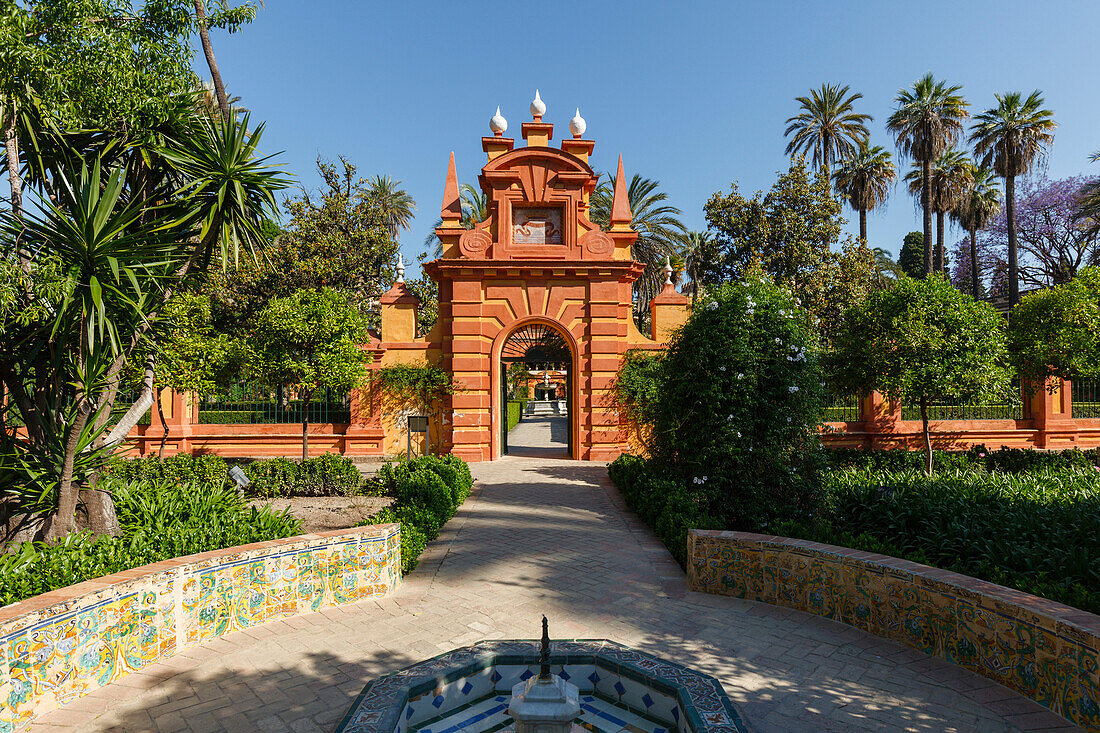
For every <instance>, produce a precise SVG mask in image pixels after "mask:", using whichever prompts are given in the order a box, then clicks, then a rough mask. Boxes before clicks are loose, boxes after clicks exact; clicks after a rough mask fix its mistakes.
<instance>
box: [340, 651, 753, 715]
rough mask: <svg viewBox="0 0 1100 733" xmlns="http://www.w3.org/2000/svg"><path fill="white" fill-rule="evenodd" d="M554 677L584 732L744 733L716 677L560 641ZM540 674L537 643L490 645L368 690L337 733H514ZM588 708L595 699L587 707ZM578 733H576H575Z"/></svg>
mask: <svg viewBox="0 0 1100 733" xmlns="http://www.w3.org/2000/svg"><path fill="white" fill-rule="evenodd" d="M550 665H551V667H550V671H551V672H552V673H553V674H556V675H559V676H561V677H563V678H565V679H566V680H567V681H568V682H570V683H572V684H574V685H576V686H577V688H578V690H579V692H580V695H581V703H582V711H581V716H580V717H579V718H578V719H577V720H576V721H575V723H576V726H580V727H583V728H586V729H588V730H591V731H599V732H600V733H619V732H620V731H623V732H625V731H629V733H740V732H741V731H744V730H745V727H744V725H743V724H742V722H741V719H740V717H739V716H738V714H737V712H736V711H735V710H734V708H733V704H732V703H731V702H730V699H729V697H728V696H727V695H726V693H725V690H723V689H722V684H721V683H720V682H719V681H718V680H716V679H715V678H714V677H711V676H710V675H706V674H703V673H701V672H697V671H695V670H693V669H689V668H687V667H684V666H682V665H679V664H676V663H675V662H670V661H668V660H667V659H662V658H660V657H655V656H653V655H651V654H645V653H643V652H640V651H638V650H637V649H631V648H629V647H625V646H622V645H621V644H616V643H615V642H612V641H607V640H603V639H592V640H586V639H578V640H570V641H555V642H552V643H551V647H550ZM538 672H539V643H538V642H537V641H483V642H480V643H478V644H475V645H473V646H468V647H462V648H461V649H455V650H454V651H452V652H448V653H447V654H443V655H440V656H438V657H435V658H433V659H428V660H426V661H423V662H419V663H417V664H414V665H412V666H410V667H406V668H404V669H402V670H399V671H397V672H394V673H393V674H389V675H386V676H385V677H380V678H378V679H377V680H374V681H373V682H371V683H369V684H368V685H367V686H366V687H365V688H363V691H362V692H361V693H360V694H359V697H357V698H356V699H355V702H354V703H352V706H351V708H350V709H349V710H348V712H347V714H346V715H345V716H344V719H343V721H341V723H340V725H339V727H337V729H336V730H337V733H482V732H484V731H498V730H504V729H510V728H511V727H512V726H511V718H510V717H509V716H507V714H506V713H505V711H506V709H507V706H508V701H509V700H510V696H511V692H512V688H513V686H515V685H516V684H517V683H519V682H522V681H524V680H526V679H529V678H530V677H532V676H534V675H537V674H538ZM586 698H587V699H586ZM576 726H575V727H576Z"/></svg>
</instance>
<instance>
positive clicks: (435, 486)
mask: <svg viewBox="0 0 1100 733" xmlns="http://www.w3.org/2000/svg"><path fill="white" fill-rule="evenodd" d="M373 483H374V490H375V491H376V492H378V493H379V494H381V495H384V496H392V497H393V498H394V503H393V505H392V506H390V507H388V508H386V509H383V510H382V511H380V512H378V513H377V514H375V515H374V516H372V517H370V518H368V519H367V520H366V521H364V522H363V524H383V523H387V522H399V523H400V524H401V572H402V573H406V574H407V573H411V572H412V571H413V570H414V569H415V568H416V565H417V563H418V562H419V561H420V554H421V553H422V552H424V548H425V547H426V546H427V544H428V542H430V541H431V540H434V539H435V538H436V537H438V536H439V530H440V529H441V528H442V527H443V525H444V524H446V523H447V520H449V519H450V518H451V517H453V516H454V515H455V512H456V511H457V510H458V507H459V506H460V505H461V504H462V502H464V501H466V498H467V497H468V496H469V495H470V490H471V489H472V488H473V484H474V482H473V477H472V476H471V475H470V467H469V466H468V465H466V462H465V461H463V460H462V459H460V458H456V457H454V456H442V457H439V456H420V457H419V458H415V459H413V460H411V461H399V462H397V463H387V464H385V465H384V466H382V468H381V470H379V472H378V475H377V476H376V477H375V478H374V479H373Z"/></svg>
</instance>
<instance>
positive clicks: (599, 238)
mask: <svg viewBox="0 0 1100 733" xmlns="http://www.w3.org/2000/svg"><path fill="white" fill-rule="evenodd" d="M580 245H581V246H582V247H584V249H585V251H587V252H589V253H591V254H594V255H609V254H611V253H612V252H613V251H614V250H615V243H614V242H612V241H611V237H609V236H607V235H606V234H604V233H603V232H601V231H600V230H599V229H593V230H592V231H589V232H585V233H584V234H583V235H581V239H580Z"/></svg>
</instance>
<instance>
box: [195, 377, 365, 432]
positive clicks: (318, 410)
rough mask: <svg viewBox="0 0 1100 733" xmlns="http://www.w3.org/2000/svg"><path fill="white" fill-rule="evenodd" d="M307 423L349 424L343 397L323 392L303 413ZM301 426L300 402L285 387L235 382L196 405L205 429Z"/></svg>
mask: <svg viewBox="0 0 1100 733" xmlns="http://www.w3.org/2000/svg"><path fill="white" fill-rule="evenodd" d="M305 413H306V415H305V416H306V419H307V420H308V421H309V422H311V423H337V424H346V423H350V422H351V402H350V399H349V396H348V395H347V394H342V393H339V392H336V391H335V390H330V389H324V390H321V392H320V393H319V394H318V395H317V397H316V398H314V399H312V400H310V401H309V405H308V407H307V408H306V410H305ZM300 422H302V400H300V399H298V393H297V391H296V390H294V389H290V388H287V387H265V386H264V385H262V384H259V383H258V382H238V383H237V384H235V385H233V386H232V387H230V388H229V389H227V390H225V391H223V392H222V393H220V394H214V395H206V396H205V397H203V398H202V399H201V400H200V401H199V423H200V424H205V425H237V424H248V425H257V424H265V423H266V424H276V425H279V424H289V423H300Z"/></svg>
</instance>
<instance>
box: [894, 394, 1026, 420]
mask: <svg viewBox="0 0 1100 733" xmlns="http://www.w3.org/2000/svg"><path fill="white" fill-rule="evenodd" d="M1023 418H1024V405H1023V401H1022V400H1021V399H1020V398H1019V397H1016V398H1015V399H1012V400H1008V401H1003V402H995V403H989V404H982V403H980V402H963V401H960V400H944V401H942V402H937V403H935V404H931V405H929V406H928V419H929V420H1022V419H1023ZM901 419H902V420H920V419H921V415H920V405H902V406H901Z"/></svg>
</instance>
